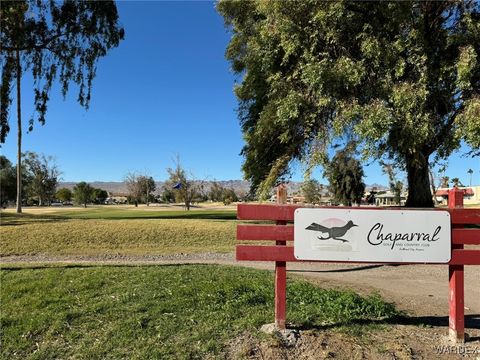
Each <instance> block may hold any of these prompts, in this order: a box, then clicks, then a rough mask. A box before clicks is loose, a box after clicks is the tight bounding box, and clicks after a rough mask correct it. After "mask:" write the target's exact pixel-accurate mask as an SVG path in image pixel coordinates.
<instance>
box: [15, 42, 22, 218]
mask: <svg viewBox="0 0 480 360" xmlns="http://www.w3.org/2000/svg"><path fill="white" fill-rule="evenodd" d="M16 58H17V59H16V60H17V126H18V130H17V131H18V132H17V213H21V212H22V109H21V107H20V105H21V101H20V79H21V77H22V74H21V67H20V51H19V50H18V49H17V50H16Z"/></svg>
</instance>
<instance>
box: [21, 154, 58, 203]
mask: <svg viewBox="0 0 480 360" xmlns="http://www.w3.org/2000/svg"><path fill="white" fill-rule="evenodd" d="M23 157H24V164H25V172H24V177H26V178H27V179H28V181H27V185H26V186H25V188H26V193H27V194H28V196H29V197H31V198H35V199H36V200H38V205H40V206H42V205H45V204H46V203H48V202H50V201H51V200H52V199H53V198H54V196H55V190H56V188H57V184H58V180H59V177H60V170H59V168H58V166H57V164H56V163H55V159H54V158H53V157H52V156H45V155H42V154H37V153H34V152H31V151H27V152H26V153H25V154H24V155H23Z"/></svg>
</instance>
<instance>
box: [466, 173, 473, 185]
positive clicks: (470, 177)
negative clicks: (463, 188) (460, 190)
mask: <svg viewBox="0 0 480 360" xmlns="http://www.w3.org/2000/svg"><path fill="white" fill-rule="evenodd" d="M467 173H468V174H469V175H470V187H471V186H472V174H473V170H472V169H468V171H467Z"/></svg>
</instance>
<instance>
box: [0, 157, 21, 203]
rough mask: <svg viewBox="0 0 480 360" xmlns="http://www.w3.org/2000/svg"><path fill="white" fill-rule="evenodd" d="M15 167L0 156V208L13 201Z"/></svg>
mask: <svg viewBox="0 0 480 360" xmlns="http://www.w3.org/2000/svg"><path fill="white" fill-rule="evenodd" d="M16 181H17V180H16V174H15V167H14V166H13V165H12V163H11V162H10V160H8V159H7V158H6V157H5V156H3V155H0V206H2V207H3V206H5V205H6V204H7V203H8V202H9V201H13V200H15V188H16V186H15V184H16Z"/></svg>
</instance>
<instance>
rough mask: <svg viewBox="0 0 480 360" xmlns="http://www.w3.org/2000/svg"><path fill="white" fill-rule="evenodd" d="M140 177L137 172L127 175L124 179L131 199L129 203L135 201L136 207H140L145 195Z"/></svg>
mask: <svg viewBox="0 0 480 360" xmlns="http://www.w3.org/2000/svg"><path fill="white" fill-rule="evenodd" d="M139 176H140V175H138V174H137V173H135V172H129V173H128V174H127V175H125V179H124V181H125V184H126V185H127V191H128V198H129V199H130V200H129V202H130V201H133V203H134V204H135V207H137V206H138V203H139V202H140V200H141V198H142V195H143V189H142V187H141V184H140V182H139V181H138V178H139Z"/></svg>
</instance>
